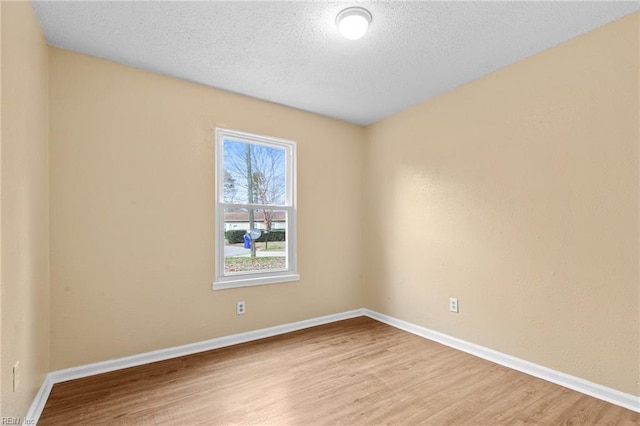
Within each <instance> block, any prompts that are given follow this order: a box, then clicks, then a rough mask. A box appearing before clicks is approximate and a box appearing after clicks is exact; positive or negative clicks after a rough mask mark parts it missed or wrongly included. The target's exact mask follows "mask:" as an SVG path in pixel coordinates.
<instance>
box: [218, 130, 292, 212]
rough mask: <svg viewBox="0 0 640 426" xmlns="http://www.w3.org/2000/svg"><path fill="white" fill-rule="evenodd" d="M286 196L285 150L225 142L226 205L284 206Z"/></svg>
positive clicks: (230, 141)
mask: <svg viewBox="0 0 640 426" xmlns="http://www.w3.org/2000/svg"><path fill="white" fill-rule="evenodd" d="M285 196H286V188H285V150H284V149H281V148H277V147H271V146H264V145H258V144H249V143H246V142H241V141H236V140H231V139H225V141H224V202H225V203H240V204H245V203H246V204H271V205H283V204H284V203H285V201H286V200H285Z"/></svg>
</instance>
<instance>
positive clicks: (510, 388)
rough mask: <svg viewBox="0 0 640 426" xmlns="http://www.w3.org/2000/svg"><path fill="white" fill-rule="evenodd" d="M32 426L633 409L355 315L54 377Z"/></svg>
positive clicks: (542, 420) (577, 420) (498, 419)
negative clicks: (129, 364)
mask: <svg viewBox="0 0 640 426" xmlns="http://www.w3.org/2000/svg"><path fill="white" fill-rule="evenodd" d="M39 424H40V425H44V426H46V425H88V424H90V425H98V424H108V425H181V424H192V425H230V424H233V425H377V424H397V425H416V424H425V425H502V424H504V425H507V424H508V425H513V424H516V425H525V424H535V425H561V424H567V425H569V424H572V425H583V424H594V425H595V424H597V425H600V424H602V425H607V424H611V425H626V424H640V414H639V413H635V412H633V411H630V410H626V409H624V408H621V407H617V406H615V405H612V404H609V403H606V402H603V401H600V400H597V399H595V398H591V397H589V396H586V395H583V394H580V393H578V392H574V391H572V390H569V389H566V388H563V387H561V386H558V385H555V384H552V383H549V382H546V381H544V380H541V379H537V378H535V377H531V376H528V375H526V374H524V373H520V372H517V371H515V370H511V369H508V368H506V367H502V366H500V365H497V364H494V363H491V362H489V361H486V360H483V359H480V358H476V357H474V356H472V355H469V354H466V353H463V352H460V351H456V350H454V349H451V348H448V347H445V346H443V345H440V344H438V343H435V342H431V341H429V340H426V339H423V338H421V337H418V336H414V335H412V334H410V333H406V332H403V331H401V330H398V329H395V328H393V327H390V326H388V325H386V324H382V323H380V322H378V321H375V320H372V319H370V318H365V317H360V318H354V319H350V320H346V321H340V322H336V323H332V324H327V325H323V326H319V327H314V328H311V329H306V330H301V331H297V332H293V333H289V334H286V335H282V336H275V337H271V338H268V339H263V340H259V341H256V342H250V343H245V344H242V345H236V346H232V347H228V348H222V349H217V350H214V351H208V352H203V353H199V354H195V355H190V356H185V357H181V358H176V359H171V360H167V361H161V362H157V363H153V364H147V365H143V366H139V367H133V368H129V369H125V370H119V371H115V372H111V373H105V374H100V375H96V376H92V377H87V378H83V379H78V380H73V381H69V382H65V383H58V384H56V385H54V387H53V390H52V392H51V395H50V397H49V400H48V401H47V404H46V406H45V408H44V411H43V413H42V416H41V418H40V422H39Z"/></svg>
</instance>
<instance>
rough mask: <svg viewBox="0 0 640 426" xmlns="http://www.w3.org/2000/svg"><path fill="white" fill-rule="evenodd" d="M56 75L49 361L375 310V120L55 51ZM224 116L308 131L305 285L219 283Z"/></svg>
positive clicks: (302, 169) (264, 127)
mask: <svg viewBox="0 0 640 426" xmlns="http://www.w3.org/2000/svg"><path fill="white" fill-rule="evenodd" d="M50 84H51V91H50V102H51V103H50V111H51V129H50V131H51V134H50V150H51V176H50V177H51V223H52V229H51V312H52V317H51V318H52V319H51V328H52V329H51V339H52V340H51V366H52V369H54V370H55V369H61V368H65V367H72V366H77V365H81V364H86V363H90V362H96V361H104V360H107V359H111V358H116V357H122V356H126V355H132V354H137V353H140V352H145V351H150V350H155V349H162V348H166V347H170V346H174V345H181V344H185V343H191V342H197V341H201V340H204V339H210V338H214V337H218V336H223V335H228V334H232V333H237V332H242V331H247V330H254V329H258V328H263V327H268V326H273V325H277V324H282V323H288V322H293V321H298V320H303V319H308V318H312V317H316V316H321V315H326V314H332V313H336V312H342V311H345V310H350V309H355V308H359V307H361V306H362V300H361V292H360V287H359V285H360V283H361V277H360V274H361V270H362V259H361V255H360V252H359V248H360V241H361V235H360V232H361V231H360V228H359V227H354V226H348V225H347V224H349V223H359V222H358V221H359V219H360V217H361V213H362V211H361V203H362V195H361V194H362V185H361V176H362V158H361V153H362V150H363V142H364V141H363V137H364V130H363V129H362V128H360V127H357V126H354V125H349V124H346V123H343V122H339V121H336V120H331V119H327V118H323V117H319V116H317V115H313V114H309V113H305V112H301V111H297V110H293V109H290V108H285V107H282V106H278V105H274V104H270V103H267V102H262V101H258V100H255V99H251V98H248V97H244V96H239V95H235V94H231V93H228V92H223V91H219V90H215V89H210V88H206V87H204V86H200V85H196V84H191V83H188V82H184V81H180V80H176V79H172V78H168V77H163V76H159V75H156V74H153V73H148V72H143V71H139V70H136V69H132V68H129V67H125V66H121V65H117V64H114V63H111V62H107V61H103V60H99V59H95V58H92V57H88V56H84V55H80V54H76V53H72V52H69V51H65V50H59V49H55V48H51V50H50ZM216 126H219V127H224V128H229V129H235V130H240V131H244V132H251V133H258V134H263V135H269V136H275V137H281V138H285V139H291V140H294V141H296V142H297V148H298V238H299V240H298V254H299V265H298V266H299V272H300V275H301V281H300V282H297V283H287V284H277V285H270V286H260V287H252V288H242V289H233V290H219V291H212V290H211V284H212V282H213V279H214V269H213V268H214V257H213V256H214V234H213V232H214V231H213V214H214V198H213V195H214V157H213V156H214V144H213V137H214V129H215V127H216ZM329 164H331V167H330V168H328V167H327V165H329ZM332 208H337V209H338V210H339V211H340V214H341V215H342V216H343V218H344V220H343V221H341V223H338V224H336V223H335V221H332V220H330V219H329V217H330V216H328V215H329V213H328V212H329V211H330V210H331V209H332ZM239 300H244V301H246V304H247V314H246V315H244V316H240V317H238V316H236V314H235V302H236V301H239Z"/></svg>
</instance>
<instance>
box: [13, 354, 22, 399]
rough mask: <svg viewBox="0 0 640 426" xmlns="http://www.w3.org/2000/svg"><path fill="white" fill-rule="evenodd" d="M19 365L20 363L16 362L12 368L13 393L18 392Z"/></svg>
mask: <svg viewBox="0 0 640 426" xmlns="http://www.w3.org/2000/svg"><path fill="white" fill-rule="evenodd" d="M19 365H20V361H17V362H16V363H15V364H14V366H13V392H17V391H18V385H19V384H20V375H19V374H18V373H19V371H20V370H19V369H18V366H19Z"/></svg>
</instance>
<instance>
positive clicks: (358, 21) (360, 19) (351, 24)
mask: <svg viewBox="0 0 640 426" xmlns="http://www.w3.org/2000/svg"><path fill="white" fill-rule="evenodd" d="M370 23H371V13H370V12H369V11H368V10H367V9H363V8H362V7H348V8H346V9H345V10H343V11H342V12H340V13H338V16H337V17H336V25H337V26H338V29H339V30H340V32H341V33H342V35H343V36H345V37H346V38H348V39H349V40H357V39H359V38H360V37H362V36H363V35H364V33H366V32H367V28H369V24H370Z"/></svg>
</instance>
